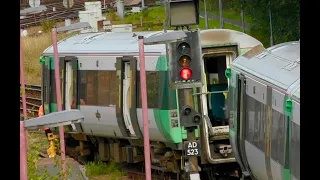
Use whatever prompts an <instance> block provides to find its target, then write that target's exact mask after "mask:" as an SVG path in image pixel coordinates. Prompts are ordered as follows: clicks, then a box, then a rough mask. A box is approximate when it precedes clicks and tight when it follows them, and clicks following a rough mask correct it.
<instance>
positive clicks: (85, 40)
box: [43, 32, 165, 55]
mask: <svg viewBox="0 0 320 180" xmlns="http://www.w3.org/2000/svg"><path fill="white" fill-rule="evenodd" d="M158 33H161V32H130V33H127V32H123V33H115V32H100V33H84V34H79V35H75V36H72V37H69V38H66V39H64V40H61V41H59V43H58V52H59V54H132V53H138V52H139V46H138V36H144V37H150V36H152V35H156V34H158ZM144 50H145V53H152V54H153V53H154V54H163V53H165V45H163V44H159V45H150V46H145V47H144ZM43 54H44V55H52V54H53V47H52V46H50V47H49V48H47V49H46V50H45V51H44V52H43Z"/></svg>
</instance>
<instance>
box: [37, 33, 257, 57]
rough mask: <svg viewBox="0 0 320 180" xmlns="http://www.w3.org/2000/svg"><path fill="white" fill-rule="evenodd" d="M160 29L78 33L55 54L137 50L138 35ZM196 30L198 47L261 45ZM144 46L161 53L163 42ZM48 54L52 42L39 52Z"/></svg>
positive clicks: (245, 37) (241, 35)
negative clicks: (198, 36) (198, 37)
mask: <svg viewBox="0 0 320 180" xmlns="http://www.w3.org/2000/svg"><path fill="white" fill-rule="evenodd" d="M162 33H163V31H149V32H123V33H116V32H99V33H85V34H79V35H75V36H72V37H69V38H66V39H64V40H61V41H59V43H58V52H59V54H132V53H134V54H137V53H138V52H139V47H138V36H139V35H142V36H144V37H145V38H147V37H150V36H154V35H158V34H162ZM200 33H201V45H202V47H207V46H211V47H212V46H218V45H226V44H238V45H239V48H240V49H247V48H251V47H254V46H256V45H261V43H260V42H259V41H258V40H256V39H255V38H253V37H251V36H249V35H247V34H245V33H242V32H238V31H234V30H229V29H209V30H203V31H201V32H200ZM134 34H135V36H134ZM144 49H145V53H149V54H151V53H155V54H165V45H164V44H158V45H148V46H145V47H144ZM52 54H53V48H52V46H50V47H49V48H47V49H46V50H45V51H44V52H43V55H45V56H46V55H52Z"/></svg>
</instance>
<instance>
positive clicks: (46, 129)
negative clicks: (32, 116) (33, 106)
mask: <svg viewBox="0 0 320 180" xmlns="http://www.w3.org/2000/svg"><path fill="white" fill-rule="evenodd" d="M43 115H44V114H43V106H42V105H41V106H40V107H39V111H38V117H41V116H43ZM44 132H45V134H46V136H47V138H48V134H49V133H52V131H51V129H50V128H44Z"/></svg>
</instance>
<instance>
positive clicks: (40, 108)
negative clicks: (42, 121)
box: [38, 105, 43, 117]
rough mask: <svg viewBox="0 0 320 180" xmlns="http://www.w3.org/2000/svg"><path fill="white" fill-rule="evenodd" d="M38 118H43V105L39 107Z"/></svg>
mask: <svg viewBox="0 0 320 180" xmlns="http://www.w3.org/2000/svg"><path fill="white" fill-rule="evenodd" d="M38 116H39V117H41V116H43V106H42V105H41V106H40V107H39V111H38Z"/></svg>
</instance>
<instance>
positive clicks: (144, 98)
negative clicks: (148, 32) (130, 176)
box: [138, 36, 151, 180]
mask: <svg viewBox="0 0 320 180" xmlns="http://www.w3.org/2000/svg"><path fill="white" fill-rule="evenodd" d="M138 39H139V61H140V63H139V64H140V87H141V101H142V119H143V139H144V161H145V162H144V163H145V169H146V170H145V173H146V180H151V160H150V140H149V120H148V101H147V87H146V67H145V58H144V38H143V36H139V37H138Z"/></svg>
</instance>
